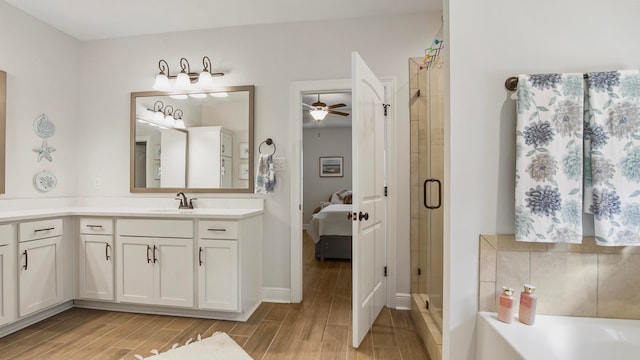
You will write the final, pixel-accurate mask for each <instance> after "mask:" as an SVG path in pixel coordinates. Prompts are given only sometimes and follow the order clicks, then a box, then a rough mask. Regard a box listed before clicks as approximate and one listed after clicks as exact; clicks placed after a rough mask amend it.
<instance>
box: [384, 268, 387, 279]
mask: <svg viewBox="0 0 640 360" xmlns="http://www.w3.org/2000/svg"><path fill="white" fill-rule="evenodd" d="M384 277H387V267H386V266H385V267H384Z"/></svg>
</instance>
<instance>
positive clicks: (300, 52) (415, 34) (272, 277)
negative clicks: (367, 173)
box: [78, 13, 440, 293]
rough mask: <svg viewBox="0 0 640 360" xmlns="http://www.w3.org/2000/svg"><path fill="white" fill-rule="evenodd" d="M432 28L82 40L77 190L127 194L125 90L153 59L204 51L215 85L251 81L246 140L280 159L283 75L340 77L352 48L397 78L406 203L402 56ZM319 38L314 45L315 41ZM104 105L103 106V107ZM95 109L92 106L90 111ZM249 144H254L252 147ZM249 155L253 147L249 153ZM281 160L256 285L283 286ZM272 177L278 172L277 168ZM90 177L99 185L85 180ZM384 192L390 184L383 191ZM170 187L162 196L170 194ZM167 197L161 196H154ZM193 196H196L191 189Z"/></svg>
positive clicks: (402, 276) (423, 22) (380, 20)
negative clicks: (269, 143) (272, 148)
mask: <svg viewBox="0 0 640 360" xmlns="http://www.w3.org/2000/svg"><path fill="white" fill-rule="evenodd" d="M439 26H440V14H427V13H418V14H412V15H407V16H386V17H372V18H361V19H354V20H336V21H323V22H309V23H291V24H275V25H259V26H243V27H236V28H224V29H213V30H202V31H193V32H183V33H171V34H162V35H154V36H141V37H133V38H123V39H114V40H101V41H93V42H87V43H83V44H82V49H81V58H80V59H81V60H80V63H81V64H82V65H81V66H82V68H81V71H80V74H79V76H80V77H81V78H82V79H83V87H82V89H83V93H82V96H81V98H80V100H81V101H80V108H79V118H80V119H82V121H79V122H78V127H79V132H80V133H82V134H83V136H82V137H81V138H80V139H79V147H80V148H82V149H83V150H85V149H86V150H87V151H86V152H82V153H81V155H80V159H79V162H78V166H79V168H82V169H83V170H82V171H80V172H79V173H78V178H79V182H78V193H79V195H80V196H105V197H118V196H141V195H138V194H135V195H132V194H129V185H128V184H129V93H130V92H132V91H143V90H148V89H150V88H151V85H152V82H153V78H154V76H155V74H156V73H157V72H158V69H157V63H158V60H159V59H165V60H167V61H168V63H169V66H170V67H171V69H172V71H175V70H176V69H177V66H178V60H179V59H180V58H181V57H186V58H187V59H189V61H190V62H191V64H192V67H194V68H197V66H198V64H199V62H200V61H201V59H202V56H204V55H207V56H209V57H210V58H211V60H212V62H213V64H214V69H213V70H214V71H223V72H225V73H226V74H227V75H225V76H224V77H222V78H217V79H216V80H215V81H218V82H219V83H220V84H221V85H250V84H253V85H255V86H256V89H255V140H256V143H255V145H257V144H259V143H260V142H261V141H263V140H264V139H266V138H267V137H270V138H273V140H274V141H275V143H276V145H277V153H276V157H284V158H285V161H288V160H289V159H290V158H291V156H290V153H291V150H290V145H291V144H290V139H289V137H290V131H291V130H290V126H289V124H290V119H289V108H290V104H289V102H290V92H289V90H290V86H291V82H292V81H302V80H319V79H343V78H349V77H350V75H351V74H350V72H351V64H350V61H351V52H352V51H354V50H356V51H358V52H359V53H360V55H362V56H363V58H364V59H366V60H367V62H368V64H369V65H370V67H371V68H372V69H373V71H374V72H375V73H376V74H378V75H379V76H381V77H388V76H393V77H395V78H396V81H397V82H396V84H397V88H396V90H397V93H396V94H394V96H395V97H396V104H397V106H395V109H392V111H394V112H395V121H397V122H398V129H399V131H398V139H401V140H399V141H398V142H397V144H398V149H397V151H398V154H400V155H399V158H398V161H399V164H398V183H399V188H398V189H397V196H398V203H399V204H408V203H409V160H408V159H409V141H408V139H409V107H408V103H409V88H408V73H409V71H408V67H407V59H408V58H410V57H415V56H420V55H422V54H423V53H424V48H425V47H426V46H427V45H428V43H429V42H430V38H431V37H432V36H433V35H434V34H435V33H436V32H437V29H438V27H439ZM318 41H320V43H325V44H327V50H326V51H318V48H317V44H318ZM105 104H108V106H105ZM95 109H100V111H96V110H95ZM256 150H257V149H256ZM253 155H254V156H256V155H257V152H254V154H253ZM287 165H290V164H289V163H288V162H287V163H286V169H287V170H286V171H284V172H283V173H282V174H278V175H279V177H278V181H279V183H280V185H279V187H278V188H279V189H280V190H279V191H278V192H276V193H273V194H270V195H267V196H265V199H266V202H265V208H266V213H265V219H264V233H265V237H264V244H263V249H264V259H265V261H264V269H263V274H264V284H263V285H264V286H265V287H275V288H289V287H290V256H291V255H290V242H291V239H290V236H289V232H290V227H289V219H290V218H291V216H290V194H289V186H288V179H289V177H290V175H289V171H288V170H289V169H290V166H287ZM280 175H281V176H280ZM96 180H99V181H98V182H99V183H100V184H102V186H101V188H99V189H97V188H94V186H93V185H94V184H95V183H96ZM391 190H392V191H393V189H391ZM169 195H170V194H169ZM159 196H162V197H166V196H167V195H159ZM199 197H202V196H200V195H199ZM408 213H409V209H408V207H406V208H403V209H401V211H400V212H399V213H398V214H396V215H397V217H398V229H399V230H398V234H397V242H398V248H397V254H398V259H397V263H398V264H399V268H398V269H397V273H396V275H397V278H398V286H397V292H403V293H408V292H409V230H408V229H409V220H408V219H409V216H408Z"/></svg>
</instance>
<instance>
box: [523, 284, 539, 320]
mask: <svg viewBox="0 0 640 360" xmlns="http://www.w3.org/2000/svg"><path fill="white" fill-rule="evenodd" d="M535 291H536V287H535V286H533V285H529V284H526V285H524V290H522V293H520V311H519V314H518V315H519V316H518V318H519V319H520V322H521V323H523V324H527V325H533V323H534V322H535V321H536V305H537V303H538V297H537V296H536V295H535V294H534V292H535Z"/></svg>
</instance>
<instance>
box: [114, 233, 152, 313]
mask: <svg viewBox="0 0 640 360" xmlns="http://www.w3.org/2000/svg"><path fill="white" fill-rule="evenodd" d="M118 242H119V244H118V251H117V256H118V264H119V265H118V270H117V271H118V274H117V278H118V301H124V302H133V303H141V304H152V303H153V254H152V252H153V247H152V245H153V244H152V240H151V239H149V238H137V237H129V236H121V237H119V238H118Z"/></svg>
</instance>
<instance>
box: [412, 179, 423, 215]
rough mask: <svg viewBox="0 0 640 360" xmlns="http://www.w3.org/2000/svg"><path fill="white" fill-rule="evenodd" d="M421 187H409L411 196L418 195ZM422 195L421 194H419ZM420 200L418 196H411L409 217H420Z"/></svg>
mask: <svg viewBox="0 0 640 360" xmlns="http://www.w3.org/2000/svg"><path fill="white" fill-rule="evenodd" d="M421 188H422V187H421V186H419V185H413V186H411V194H420V192H421V191H422V189H421ZM420 195H422V194H420ZM421 199H422V196H418V195H412V196H411V200H409V202H410V204H409V205H410V206H411V217H415V218H418V217H419V216H420V201H421Z"/></svg>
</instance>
